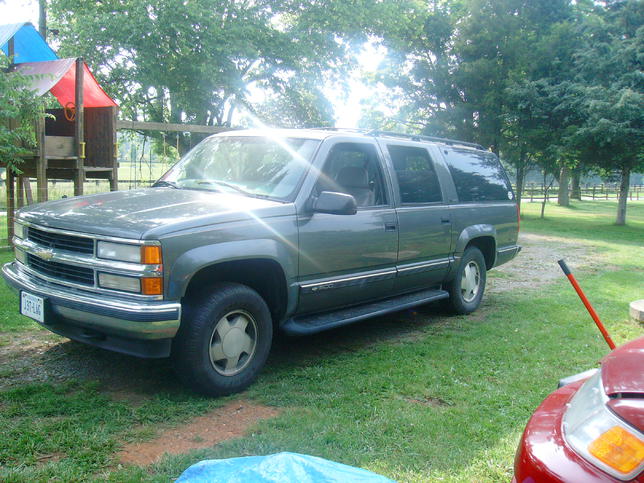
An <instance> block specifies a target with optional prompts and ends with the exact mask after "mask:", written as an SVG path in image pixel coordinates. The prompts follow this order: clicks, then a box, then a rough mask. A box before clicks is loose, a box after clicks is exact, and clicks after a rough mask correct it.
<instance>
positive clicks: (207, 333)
mask: <svg viewBox="0 0 644 483" xmlns="http://www.w3.org/2000/svg"><path fill="white" fill-rule="evenodd" d="M272 338H273V323H272V320H271V314H270V311H269V309H268V306H267V305H266V302H264V299H262V297H261V296H260V295H259V294H258V293H257V292H255V291H254V290H253V289H251V288H250V287H247V286H245V285H241V284H238V283H218V284H215V285H212V286H210V287H208V288H207V289H205V290H203V291H201V292H200V293H198V294H196V295H195V296H191V297H188V298H187V299H186V300H185V301H184V303H183V316H182V319H181V327H180V328H179V332H177V335H176V337H175V338H174V340H173V342H172V362H173V365H174V369H175V371H176V373H177V375H178V376H179V378H180V379H181V380H182V381H183V382H184V383H185V384H186V385H188V386H189V387H190V388H192V389H193V390H195V391H197V392H199V393H202V394H205V395H208V396H225V395H228V394H233V393H235V392H239V391H242V390H243V389H245V388H246V387H248V386H249V385H250V384H251V383H252V382H253V381H254V380H255V379H256V378H257V376H258V374H259V372H260V371H261V369H262V368H263V367H264V364H265V363H266V359H267V358H268V354H269V352H270V349H271V343H272Z"/></svg>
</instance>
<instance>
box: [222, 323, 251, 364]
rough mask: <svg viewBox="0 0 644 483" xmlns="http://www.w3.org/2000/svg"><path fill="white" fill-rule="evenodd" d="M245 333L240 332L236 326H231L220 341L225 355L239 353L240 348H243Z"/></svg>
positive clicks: (231, 355) (237, 354) (229, 355)
mask: <svg viewBox="0 0 644 483" xmlns="http://www.w3.org/2000/svg"><path fill="white" fill-rule="evenodd" d="M245 335H246V333H245V332H242V331H241V330H240V329H238V328H236V327H233V328H232V329H230V330H229V331H228V332H227V333H226V335H225V336H224V339H223V340H222V341H221V343H222V346H223V351H224V354H226V357H235V356H239V355H241V352H242V349H243V348H244V342H245V337H244V336H245Z"/></svg>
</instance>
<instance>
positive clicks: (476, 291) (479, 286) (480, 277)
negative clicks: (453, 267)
mask: <svg viewBox="0 0 644 483" xmlns="http://www.w3.org/2000/svg"><path fill="white" fill-rule="evenodd" d="M486 279H487V272H486V265H485V258H484V257H483V254H482V253H481V250H479V249H478V248H476V247H468V248H467V249H466V250H465V252H464V253H463V258H462V259H461V264H460V265H459V267H458V270H457V272H456V276H455V277H454V280H452V281H451V282H449V284H448V285H447V287H446V288H447V291H448V292H449V308H450V309H451V310H452V311H453V312H455V313H457V314H469V313H471V312H474V311H475V310H476V309H477V308H478V307H479V305H481V299H482V298H483V292H484V291H485V282H486Z"/></svg>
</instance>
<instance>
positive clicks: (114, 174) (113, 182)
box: [110, 107, 119, 191]
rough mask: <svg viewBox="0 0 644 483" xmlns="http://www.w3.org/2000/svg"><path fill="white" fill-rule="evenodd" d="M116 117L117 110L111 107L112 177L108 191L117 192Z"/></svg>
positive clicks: (117, 149) (117, 153)
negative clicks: (112, 131) (112, 130)
mask: <svg viewBox="0 0 644 483" xmlns="http://www.w3.org/2000/svg"><path fill="white" fill-rule="evenodd" d="M117 117H118V108H117V107H113V108H112V123H113V124H112V125H113V129H114V133H113V138H112V141H113V143H114V144H113V146H114V147H113V149H112V156H113V158H112V162H113V164H112V177H111V178H110V191H118V189H119V159H118V157H119V145H118V137H117V129H116V125H117V122H118V120H117Z"/></svg>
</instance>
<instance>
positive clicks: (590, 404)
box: [563, 370, 644, 481]
mask: <svg viewBox="0 0 644 483" xmlns="http://www.w3.org/2000/svg"><path fill="white" fill-rule="evenodd" d="M607 401H608V396H606V393H605V392H604V387H603V385H602V378H601V370H600V371H597V373H596V374H595V375H593V376H592V377H591V378H590V379H588V380H587V381H586V382H585V383H584V384H583V385H582V386H581V387H580V388H579V390H578V391H577V393H576V394H575V396H574V397H573V398H572V400H571V401H570V406H569V408H568V410H567V411H566V414H564V417H563V432H564V436H565V438H566V441H567V442H568V444H570V446H571V447H572V448H573V449H574V450H575V451H576V452H577V453H579V455H581V456H582V457H583V458H584V459H586V460H587V461H589V462H591V463H592V464H593V465H595V466H597V467H598V468H601V469H602V470H604V471H605V472H607V473H608V474H610V475H611V476H614V477H615V478H617V479H619V480H624V481H626V480H630V479H632V478H634V477H635V476H637V475H638V474H639V473H640V472H641V471H642V470H644V434H642V433H641V432H639V431H638V430H637V429H635V428H633V427H631V426H630V425H628V424H626V423H625V422H624V421H622V420H621V419H620V418H618V417H617V416H615V415H614V414H613V413H612V412H611V411H610V410H609V409H608V407H606V402H607Z"/></svg>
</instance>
